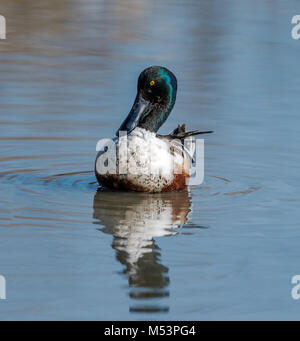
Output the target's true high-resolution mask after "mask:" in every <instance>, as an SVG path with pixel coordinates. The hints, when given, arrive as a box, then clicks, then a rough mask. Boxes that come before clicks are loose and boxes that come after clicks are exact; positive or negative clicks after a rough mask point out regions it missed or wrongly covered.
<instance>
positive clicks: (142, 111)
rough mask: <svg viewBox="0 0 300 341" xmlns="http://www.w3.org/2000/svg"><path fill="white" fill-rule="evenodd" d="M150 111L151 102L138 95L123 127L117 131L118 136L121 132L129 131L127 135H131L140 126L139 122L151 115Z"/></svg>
mask: <svg viewBox="0 0 300 341" xmlns="http://www.w3.org/2000/svg"><path fill="white" fill-rule="evenodd" d="M150 109H151V102H149V101H147V100H145V99H144V98H143V97H142V96H141V95H139V94H138V95H137V96H136V99H135V101H134V103H133V106H132V108H131V110H130V112H129V114H128V116H127V117H126V119H125V121H124V122H123V123H122V124H121V127H120V128H119V129H118V130H117V132H116V135H117V136H118V135H119V132H120V131H127V134H129V133H130V132H131V131H132V130H133V129H134V128H136V127H137V126H138V125H139V122H141V120H142V119H143V118H144V117H145V116H146V115H147V114H148V113H149V111H150Z"/></svg>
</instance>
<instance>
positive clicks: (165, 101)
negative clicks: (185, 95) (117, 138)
mask: <svg viewBox="0 0 300 341" xmlns="http://www.w3.org/2000/svg"><path fill="white" fill-rule="evenodd" d="M176 92H177V80H176V77H175V76H174V74H173V73H172V72H171V71H169V70H168V69H166V68H164V67H162V66H151V67H149V68H147V69H145V70H144V71H143V72H142V73H141V74H140V76H139V79H138V86H137V95H136V98H135V101H134V104H133V106H132V108H131V110H130V112H129V114H128V116H127V117H126V119H125V121H124V122H123V123H122V125H121V127H120V128H119V130H118V131H117V135H118V133H119V131H127V133H130V132H131V131H132V130H133V129H134V128H136V127H140V128H144V129H146V130H149V131H151V132H155V133H156V132H157V131H158V129H159V128H160V126H161V125H162V124H163V123H164V122H165V120H166V119H167V117H168V116H169V114H170V112H171V110H172V108H173V106H174V104H175V100H176Z"/></svg>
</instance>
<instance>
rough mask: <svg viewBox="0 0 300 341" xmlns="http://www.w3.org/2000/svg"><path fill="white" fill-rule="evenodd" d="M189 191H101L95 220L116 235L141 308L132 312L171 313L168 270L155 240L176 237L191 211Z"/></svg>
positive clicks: (120, 256)
mask: <svg viewBox="0 0 300 341" xmlns="http://www.w3.org/2000/svg"><path fill="white" fill-rule="evenodd" d="M190 207H191V200H190V196H189V192H188V191H181V192H173V193H160V194H149V193H128V192H118V193H116V192H113V191H98V192H97V193H96V195H95V198H94V218H96V219H97V220H99V222H98V223H100V224H101V225H104V227H103V228H101V231H102V232H104V233H109V234H112V235H113V243H112V247H113V248H114V249H115V250H116V257H117V259H118V261H119V262H120V263H122V264H123V265H125V269H124V271H123V273H124V274H126V275H127V276H128V282H129V287H130V297H131V298H133V299H134V300H138V301H139V302H138V304H134V305H133V306H131V307H130V311H132V312H162V311H168V310H169V308H168V307H167V306H165V305H164V306H161V305H160V303H161V300H160V299H162V298H164V297H168V296H169V290H168V284H169V282H170V279H169V276H168V268H167V267H166V266H165V265H163V264H161V262H160V255H161V253H160V248H159V247H158V245H157V244H156V241H155V240H154V237H161V236H172V235H175V234H176V233H177V232H176V231H174V230H173V228H177V227H180V226H181V225H182V224H184V223H185V222H186V220H187V215H188V213H189V212H190V211H191V208H190Z"/></svg>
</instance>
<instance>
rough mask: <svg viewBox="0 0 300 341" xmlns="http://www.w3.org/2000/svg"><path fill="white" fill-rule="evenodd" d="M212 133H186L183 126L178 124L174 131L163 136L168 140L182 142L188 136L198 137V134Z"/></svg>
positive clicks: (196, 131)
mask: <svg viewBox="0 0 300 341" xmlns="http://www.w3.org/2000/svg"><path fill="white" fill-rule="evenodd" d="M211 133H213V130H207V131H200V130H191V131H186V126H185V124H181V125H180V124H179V125H178V127H177V128H176V129H174V130H172V131H171V132H170V133H169V134H168V135H166V136H164V137H167V138H169V139H179V140H184V139H186V138H188V137H190V136H195V135H200V134H211Z"/></svg>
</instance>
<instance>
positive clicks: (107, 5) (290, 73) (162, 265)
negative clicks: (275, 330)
mask: <svg viewBox="0 0 300 341" xmlns="http://www.w3.org/2000/svg"><path fill="white" fill-rule="evenodd" d="M299 13H300V6H299V3H298V2H297V1H292V0H290V1H279V0H274V1H259V0H254V1H253V0H252V1H250V0H249V1H237V0H227V1H221V0H220V1H213V0H211V1H196V0H189V1H180V0H172V1H156V0H154V1H141V0H130V1H126V4H125V2H124V1H121V0H113V1H96V0H88V1H83V0H72V1H71V0H66V1H51V2H48V1H46V0H40V1H39V2H36V1H14V0H2V1H1V7H0V14H1V15H4V16H5V17H6V19H7V40H5V41H3V40H2V41H1V42H0V91H1V97H0V274H1V275H4V276H5V277H6V281H7V300H5V301H4V300H1V301H0V319H2V320H20V319H26V320H45V319H46V320H53V319H59V320H62V319H92V320H96V319H98V320H99V319H100V320H101V319H105V320H114V319H121V320H129V319H138V320H142V319H150V320H155V319H158V320H199V319H208V320H211V319H299V316H300V303H299V302H298V301H294V300H292V298H291V288H292V285H291V283H290V281H291V277H292V276H293V275H295V274H299V243H300V230H299V219H300V211H299V203H300V191H299V172H300V169H299V168H300V160H299V151H300V147H299V145H300V144H299V142H300V116H299V107H300V96H299V85H300V83H299V79H300V71H299V70H300V69H299V52H300V42H299V41H296V40H293V39H292V38H291V34H290V31H291V28H292V25H291V24H290V21H291V18H292V16H293V15H295V14H299ZM153 64H154V65H163V66H166V67H168V68H170V69H171V70H172V71H173V72H174V73H175V74H176V76H177V78H178V83H179V89H178V99H177V103H176V105H175V108H174V110H173V112H172V114H171V116H170V117H169V119H168V121H167V122H166V124H165V125H164V126H163V127H162V129H161V131H160V132H161V133H167V132H169V131H170V130H172V129H173V128H174V127H175V126H177V124H178V123H183V122H185V123H187V126H188V127H189V128H191V129H203V130H210V129H212V130H214V131H215V132H214V134H212V135H210V136H207V138H206V140H205V181H204V183H203V184H202V185H201V186H194V187H191V188H189V190H188V191H183V192H178V193H165V194H143V193H138V194H136V193H126V192H115V191H109V190H101V189H99V188H98V185H97V183H96V182H95V181H96V180H95V177H94V174H93V172H92V170H93V163H94V159H95V154H96V152H95V146H96V142H97V140H98V139H99V138H102V137H110V136H113V134H114V132H115V130H116V129H117V128H118V127H119V125H120V123H121V122H122V120H123V118H124V116H125V115H126V114H127V113H128V110H129V109H130V107H131V105H132V102H133V100H134V97H135V91H136V80H137V77H138V74H139V73H140V72H141V71H142V70H143V69H144V68H145V67H147V66H149V65H153Z"/></svg>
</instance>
